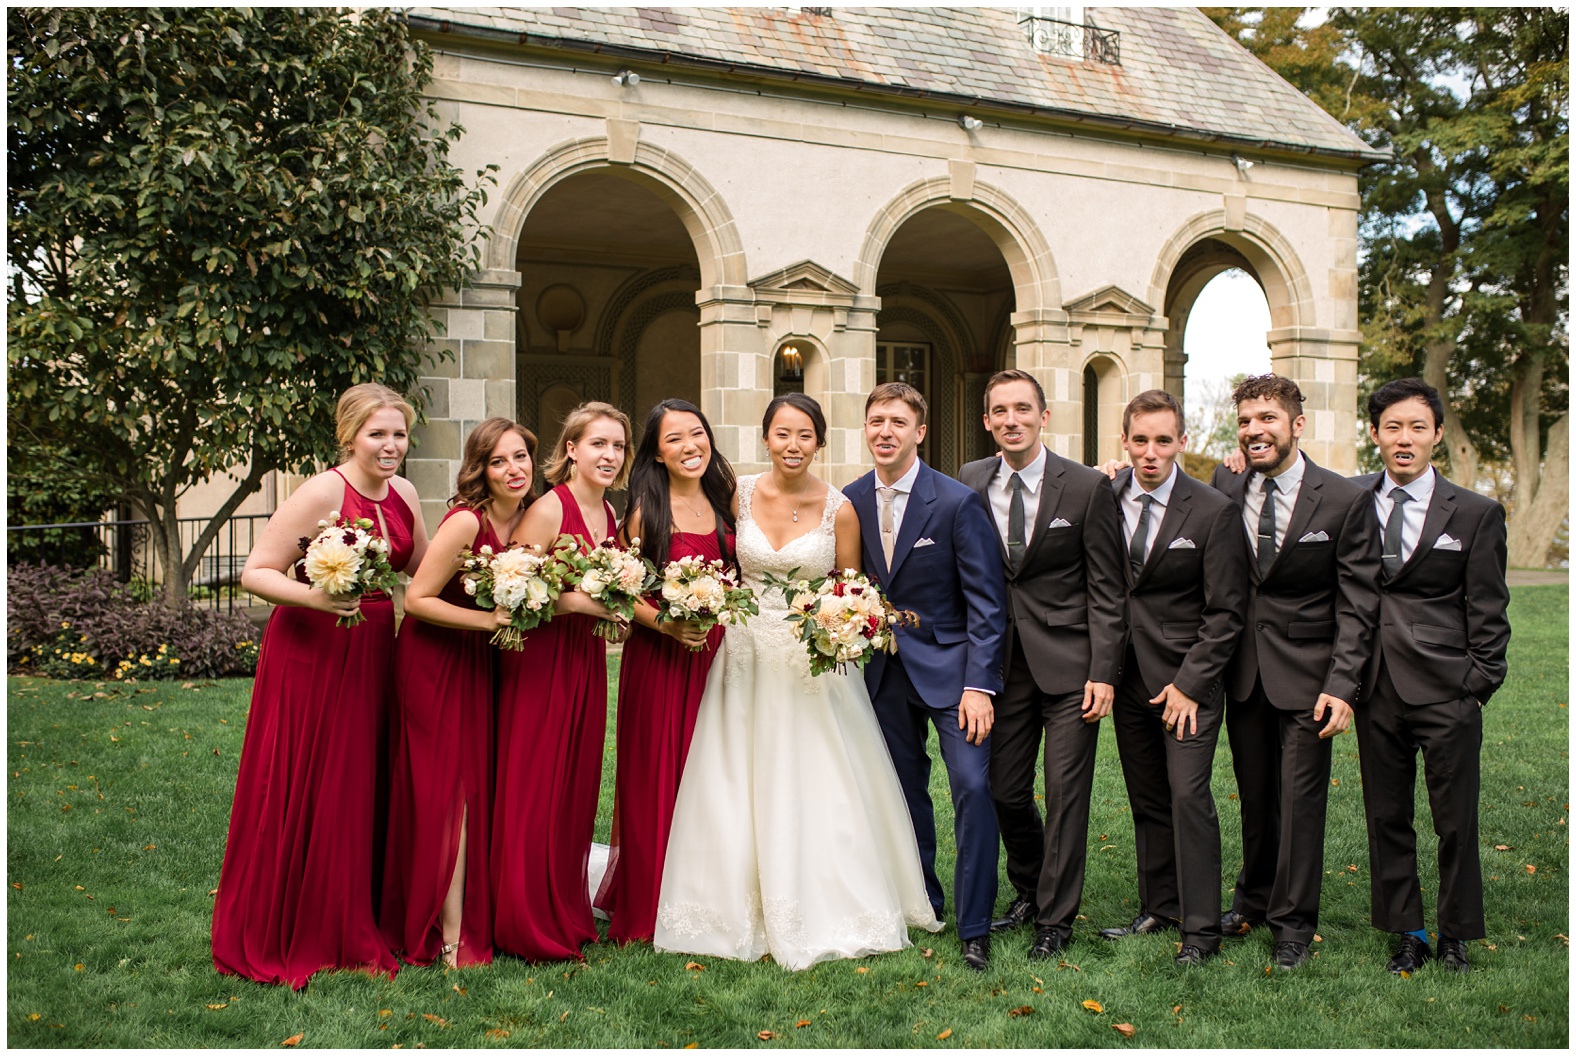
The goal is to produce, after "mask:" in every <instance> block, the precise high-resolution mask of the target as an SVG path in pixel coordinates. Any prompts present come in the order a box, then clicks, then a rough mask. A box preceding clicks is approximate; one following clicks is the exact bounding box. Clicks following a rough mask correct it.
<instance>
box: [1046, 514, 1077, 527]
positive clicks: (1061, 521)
mask: <svg viewBox="0 0 1576 1056" xmlns="http://www.w3.org/2000/svg"><path fill="white" fill-rule="evenodd" d="M1072 526H1073V525H1072V522H1071V521H1069V520H1067V519H1066V518H1063V517H1058V518H1056V520H1054V521H1052V522H1051V523H1050V524H1047V525H1046V526H1045V527H1047V528H1071V527H1072Z"/></svg>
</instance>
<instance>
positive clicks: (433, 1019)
mask: <svg viewBox="0 0 1576 1056" xmlns="http://www.w3.org/2000/svg"><path fill="white" fill-rule="evenodd" d="M421 1018H422V1019H425V1020H426V1021H427V1022H428V1023H436V1024H438V1026H440V1027H446V1026H448V1025H449V1021H448V1020H446V1019H444V1018H443V1017H442V1016H435V1015H433V1014H432V1013H431V1012H423V1013H422V1014H421Z"/></svg>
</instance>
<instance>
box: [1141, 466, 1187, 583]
mask: <svg viewBox="0 0 1576 1056" xmlns="http://www.w3.org/2000/svg"><path fill="white" fill-rule="evenodd" d="M1177 473H1178V476H1177V479H1176V482H1175V483H1173V484H1172V485H1171V501H1170V502H1168V503H1166V512H1165V516H1164V517H1162V518H1161V519H1160V531H1159V533H1158V534H1156V536H1155V542H1154V545H1153V546H1151V547H1150V548H1149V556H1148V557H1147V558H1145V559H1144V567H1143V570H1142V571H1141V572H1140V573H1139V574H1138V580H1137V582H1136V583H1134V584H1133V585H1134V586H1137V585H1138V583H1142V582H1143V581H1144V580H1146V579H1148V578H1149V573H1150V572H1152V571H1153V570H1154V567H1155V565H1156V564H1157V563H1158V561H1159V559H1160V556H1161V555H1162V554H1164V553H1165V552H1166V548H1167V547H1169V546H1170V545H1171V543H1172V541H1173V540H1175V539H1176V537H1177V536H1179V535H1181V534H1182V525H1184V524H1186V523H1187V517H1188V514H1189V513H1190V512H1192V507H1191V502H1192V499H1193V495H1192V493H1191V492H1190V491H1187V490H1186V488H1185V482H1184V481H1183V479H1182V478H1183V476H1185V474H1183V473H1182V470H1181V467H1180V466H1179V467H1177ZM1128 567H1129V568H1131V567H1132V563H1131V562H1129V563H1128Z"/></svg>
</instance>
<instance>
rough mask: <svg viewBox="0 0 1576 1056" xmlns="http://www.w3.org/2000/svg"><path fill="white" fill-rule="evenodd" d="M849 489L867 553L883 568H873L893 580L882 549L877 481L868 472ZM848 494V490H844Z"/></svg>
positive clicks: (878, 573)
mask: <svg viewBox="0 0 1576 1056" xmlns="http://www.w3.org/2000/svg"><path fill="white" fill-rule="evenodd" d="M848 491H851V492H853V494H852V495H851V496H849V499H848V501H849V502H851V503H853V504H854V512H855V513H857V514H858V515H859V535H860V538H861V539H863V540H864V544H865V553H867V554H869V555H870V560H871V561H872V562H874V563H876V564H878V565H883V567H881V568H876V569H872V570H871V571H873V572H875V573H876V575H877V576H878V577H879V578H880V579H881V582H883V583H886V582H889V581H890V580H891V578H892V577H891V571H890V569H887V568H885V567H884V563H885V561H886V556H885V554H884V553H883V552H882V550H881V524H880V513H879V511H878V509H877V506H876V490H875V481H874V479H872V475H871V474H869V473H866V474H865V475H864V476H863V477H860V478H859V479H858V480H856V481H854V483H852V484H850V485H849V486H848ZM844 494H845V495H847V494H848V492H847V491H845V492H844Z"/></svg>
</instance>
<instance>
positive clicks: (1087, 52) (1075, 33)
mask: <svg viewBox="0 0 1576 1056" xmlns="http://www.w3.org/2000/svg"><path fill="white" fill-rule="evenodd" d="M1018 24H1019V25H1020V26H1022V27H1023V28H1024V33H1025V35H1026V36H1027V37H1028V38H1029V43H1030V44H1031V45H1033V47H1034V50H1035V51H1038V52H1043V53H1044V54H1046V55H1060V56H1062V57H1064V58H1068V59H1088V60H1089V61H1091V62H1103V63H1105V64H1106V65H1108V66H1120V65H1122V44H1121V34H1120V33H1118V32H1117V31H1116V30H1114V29H1102V28H1100V27H1099V26H1096V25H1091V24H1089V23H1087V22H1063V21H1062V20H1061V19H1059V18H1041V17H1039V16H1038V15H1026V16H1024V17H1023V18H1021V19H1019V20H1018Z"/></svg>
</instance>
